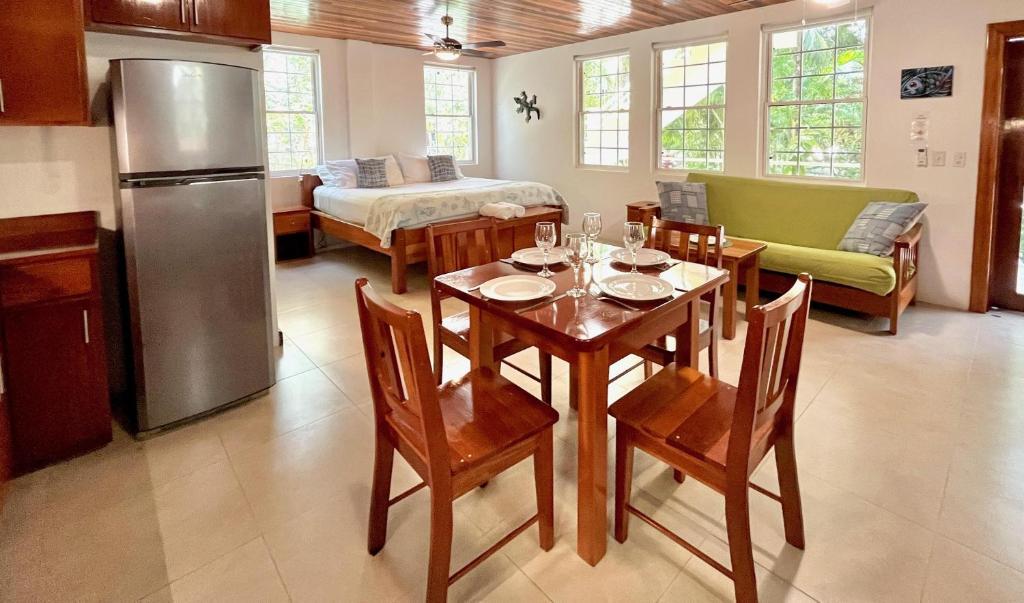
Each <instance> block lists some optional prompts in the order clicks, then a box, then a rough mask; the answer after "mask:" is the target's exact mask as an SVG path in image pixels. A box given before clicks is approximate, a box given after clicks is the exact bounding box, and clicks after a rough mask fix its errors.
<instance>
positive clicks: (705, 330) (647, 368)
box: [637, 218, 725, 378]
mask: <svg viewBox="0 0 1024 603" xmlns="http://www.w3.org/2000/svg"><path fill="white" fill-rule="evenodd" d="M724 238H725V227H723V226H721V225H718V226H706V225H703V224H689V223H687V222H676V221H674V220H661V219H658V218H655V219H654V226H653V228H652V232H651V238H650V242H649V245H650V247H651V248H653V249H658V250H661V251H664V252H666V253H668V254H669V255H670V256H672V257H673V258H674V259H677V260H683V261H686V262H694V263H698V264H704V265H706V266H711V267H713V268H719V269H721V268H722V242H723V240H724ZM721 297H722V292H721V291H720V290H719V289H715V290H714V291H712V292H710V293H708V294H707V295H705V296H704V298H703V299H702V300H701V301H703V302H705V303H706V304H707V308H708V311H707V315H708V317H707V319H706V320H705V319H701V321H700V323H701V324H700V341H699V344H698V349H700V350H707V351H708V373H710V375H711V376H712V377H718V341H719V340H720V339H721V329H722V328H721V324H722V316H721V314H722V307H721V306H722V304H721ZM702 305H703V304H702ZM637 355H638V356H640V357H641V358H643V359H644V377H645V378H650V376H651V375H652V374H653V373H654V367H653V365H654V364H658V365H661V366H665V365H667V364H670V363H672V362H673V361H674V359H675V358H674V356H675V350H674V349H673V348H671V347H670V345H669V341H668V337H662V338H659V339H658V340H657V341H656V342H654V343H652V344H650V345H648V346H646V347H644V349H643V350H641V352H639V353H638V354H637Z"/></svg>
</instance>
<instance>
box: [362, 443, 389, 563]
mask: <svg viewBox="0 0 1024 603" xmlns="http://www.w3.org/2000/svg"><path fill="white" fill-rule="evenodd" d="M376 440H377V448H376V452H374V455H373V486H372V489H371V491H370V528H369V537H368V538H367V547H366V548H367V550H369V551H370V554H371V555H376V554H377V553H379V552H380V550H381V549H383V548H384V542H385V540H387V535H388V501H389V500H390V498H391V469H392V467H394V460H395V449H394V448H393V447H392V446H391V444H390V443H389V442H387V441H386V440H384V439H383V438H381V437H380V436H377V438H376Z"/></svg>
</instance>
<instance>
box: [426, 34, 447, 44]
mask: <svg viewBox="0 0 1024 603" xmlns="http://www.w3.org/2000/svg"><path fill="white" fill-rule="evenodd" d="M423 35H425V36H427V37H428V38H430V39H431V40H433V41H435V42H441V41H442V40H443V38H441V37H440V36H435V35H434V34H431V33H424V34H423Z"/></svg>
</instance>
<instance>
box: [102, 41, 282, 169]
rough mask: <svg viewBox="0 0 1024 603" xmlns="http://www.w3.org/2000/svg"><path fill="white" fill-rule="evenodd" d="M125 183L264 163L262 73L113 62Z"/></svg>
mask: <svg viewBox="0 0 1024 603" xmlns="http://www.w3.org/2000/svg"><path fill="white" fill-rule="evenodd" d="M110 73H111V76H110V79H111V95H112V97H113V105H114V125H115V130H116V134H117V153H118V164H119V171H120V172H121V174H122V177H125V176H130V175H136V174H159V173H170V172H189V171H200V170H214V169H232V168H253V167H256V166H262V165H263V146H262V142H261V141H262V137H261V135H260V131H259V117H258V115H259V113H258V111H257V91H258V89H259V87H258V82H257V72H256V71H253V70H252V69H245V68H242V67H231V66H228V65H215V64H211V63H196V62H191V61H165V60H155V59H121V60H116V61H111V70H110Z"/></svg>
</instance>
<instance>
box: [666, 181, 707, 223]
mask: <svg viewBox="0 0 1024 603" xmlns="http://www.w3.org/2000/svg"><path fill="white" fill-rule="evenodd" d="M657 185H658V198H659V199H661V218H662V219H663V220H675V221H676V222H687V223H689V224H709V222H708V192H707V186H705V184H704V183H703V182H658V183H657Z"/></svg>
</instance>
